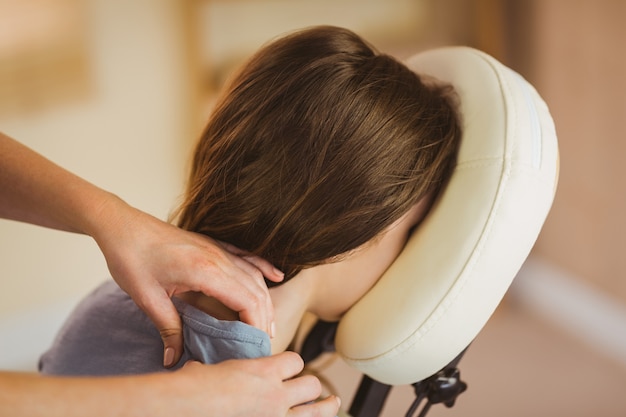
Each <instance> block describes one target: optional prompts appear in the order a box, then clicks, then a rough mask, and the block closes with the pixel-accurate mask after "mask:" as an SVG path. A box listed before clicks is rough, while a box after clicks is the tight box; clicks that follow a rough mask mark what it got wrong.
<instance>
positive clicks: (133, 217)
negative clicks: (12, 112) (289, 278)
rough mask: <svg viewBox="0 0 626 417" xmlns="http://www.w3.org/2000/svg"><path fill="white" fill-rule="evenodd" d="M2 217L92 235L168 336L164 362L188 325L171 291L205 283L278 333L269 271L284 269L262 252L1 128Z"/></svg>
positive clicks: (173, 356) (274, 274)
mask: <svg viewBox="0 0 626 417" xmlns="http://www.w3.org/2000/svg"><path fill="white" fill-rule="evenodd" d="M0 217H3V218H7V219H13V220H17V221H22V222H28V223H32V224H37V225H41V226H45V227H50V228H54V229H59V230H65V231H69V232H76V233H83V234H87V235H90V236H92V237H93V238H94V239H95V241H96V242H97V243H98V245H99V247H100V249H101V250H102V252H103V254H104V256H105V258H106V261H107V264H108V266H109V270H110V271H111V274H112V275H113V278H114V279H115V280H116V281H117V283H118V284H119V285H120V287H122V289H124V290H125V291H126V292H127V293H128V294H129V295H130V296H131V297H132V298H133V300H134V301H135V302H136V303H137V304H138V305H139V306H140V307H141V308H142V309H143V310H144V311H145V312H146V313H147V314H148V315H149V316H150V318H151V319H152V321H153V322H154V323H155V324H156V326H157V327H158V329H159V331H160V333H161V337H162V339H163V343H164V365H166V366H170V365H173V364H175V363H176V362H177V361H178V359H179V358H180V355H181V354H182V330H181V329H182V327H181V322H180V317H179V315H178V313H177V312H176V310H175V308H174V306H173V304H172V302H171V300H170V297H171V296H172V295H174V294H177V293H180V292H184V291H200V292H203V293H205V294H207V295H209V296H213V297H216V298H217V299H219V300H220V301H222V302H223V303H224V304H226V305H227V306H228V307H230V308H231V309H233V310H236V311H238V312H239V313H240V318H241V320H242V321H244V322H247V323H248V324H251V325H253V326H256V327H258V328H260V329H262V330H265V331H266V332H268V333H271V329H272V323H273V314H274V311H273V307H272V305H271V299H270V297H269V293H268V291H267V286H266V285H265V283H264V281H263V276H265V277H267V278H269V279H271V280H274V281H280V280H281V279H282V274H281V273H280V272H279V271H277V270H275V268H273V267H272V266H271V265H270V264H269V263H268V262H266V261H264V260H262V259H260V258H258V257H250V256H248V257H245V256H243V257H242V256H238V254H234V253H231V252H229V250H227V249H226V248H224V247H222V246H220V244H219V243H218V242H215V241H214V240H211V239H209V238H207V237H206V236H201V235H198V234H194V233H191V232H186V231H182V230H180V229H178V228H176V227H174V226H172V225H170V224H168V223H165V222H163V221H161V220H159V219H156V218H154V217H152V216H150V215H149V214H146V213H144V212H142V211H140V210H137V209H135V208H133V207H131V206H130V205H128V204H126V203H125V202H124V201H122V200H121V199H120V198H118V197H116V196H115V195H113V194H111V193H109V192H107V191H105V190H102V189H100V188H98V187H96V186H94V185H93V184H91V183H89V182H87V181H85V180H83V179H82V178H80V177H78V176H76V175H74V174H72V173H70V172H68V171H67V170H65V169H63V168H61V167H59V166H58V165H56V164H54V163H52V162H51V161H49V160H48V159H46V158H44V157H43V156H41V155H39V154H38V153H36V152H34V151H33V150H31V149H30V148H28V147H26V146H24V145H22V144H20V143H19V142H17V141H15V140H13V139H11V138H9V137H8V136H6V135H3V134H1V133H0Z"/></svg>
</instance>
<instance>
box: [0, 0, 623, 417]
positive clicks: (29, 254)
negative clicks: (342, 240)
mask: <svg viewBox="0 0 626 417" xmlns="http://www.w3.org/2000/svg"><path fill="white" fill-rule="evenodd" d="M625 20H626V2H625V1H621V0H519V1H516V0H334V1H333V0H230V1H227V0H221V1H219V0H133V1H125V0H20V1H11V0H0V131H2V132H4V133H5V134H8V135H9V136H12V137H13V138H15V139H17V140H19V141H21V142H23V143H24V144H26V145H28V146H30V147H32V148H33V149H35V150H37V151H38V152H40V153H42V154H43V155H45V156H47V157H48V158H50V159H52V160H53V161H55V162H57V163H59V164H60V165H62V166H64V167H65V168H67V169H69V170H71V171H73V172H75V173H77V174H78V175H80V176H82V177H84V178H86V179H87V180H89V181H91V182H93V183H95V184H97V185H98V186H101V187H103V188H105V189H108V190H110V191H112V192H115V193H116V194H118V195H119V196H121V197H122V198H123V199H125V200H126V201H128V202H129V203H130V204H132V205H135V206H137V207H138V208H141V209H143V210H145V211H147V212H149V213H152V214H154V215H155V216H157V217H160V218H162V219H165V218H167V216H168V214H169V212H170V211H171V210H172V209H173V208H174V207H175V206H176V203H177V202H178V198H179V196H180V194H181V192H182V187H183V183H184V178H185V172H186V167H187V165H186V164H187V158H188V156H189V154H190V150H191V146H192V144H193V142H194V140H195V138H196V137H197V135H198V133H199V131H200V130H201V128H202V125H203V122H204V120H205V119H206V116H207V114H208V112H209V109H210V105H211V102H212V100H213V98H214V97H215V94H216V93H217V92H218V91H219V89H220V86H221V85H222V83H223V82H224V79H225V78H227V77H228V75H229V74H230V73H231V72H232V71H233V69H234V68H235V67H236V66H237V65H239V64H240V63H241V62H242V61H243V60H244V59H245V58H247V57H248V56H249V55H250V54H251V53H252V52H254V51H255V50H256V49H257V48H258V47H259V46H260V45H262V44H264V43H266V42H267V41H269V40H271V39H273V38H274V37H276V36H279V35H281V34H283V33H285V32H288V31H291V30H293V29H297V28H301V27H305V26H310V25H316V24H333V25H339V26H345V27H348V28H350V29H352V30H354V31H356V32H357V33H359V34H361V35H362V36H363V37H365V38H366V39H367V40H369V41H370V42H371V43H373V44H374V45H375V46H376V47H377V48H378V49H379V50H382V51H384V52H388V53H391V54H393V55H396V56H398V57H400V58H405V57H407V56H409V55H411V54H413V53H416V52H419V51H420V50H423V49H426V48H432V47H437V46H444V45H459V44H462V45H469V46H473V47H476V48H479V49H482V50H484V51H486V52H488V53H490V54H491V55H493V56H495V57H496V58H498V59H499V60H501V61H502V62H504V63H505V64H506V65H508V66H510V67H512V68H513V69H515V70H516V71H518V72H520V73H521V74H522V75H523V76H524V77H526V78H527V79H528V80H529V81H530V82H531V83H532V84H534V85H535V87H536V88H537V90H538V91H539V92H540V94H541V95H542V96H543V97H544V99H545V100H546V102H547V103H548V105H549V107H550V109H551V112H552V115H553V117H554V120H555V123H556V128H557V133H558V135H559V142H560V151H561V177H560V183H559V190H558V192H557V195H556V199H555V202H554V206H553V209H552V211H551V214H550V216H549V218H548V220H547V222H546V224H545V227H544V229H543V231H542V233H541V235H540V237H539V240H538V242H537V244H536V246H535V248H534V249H533V251H532V253H531V256H530V258H529V260H528V262H527V263H526V264H525V265H524V267H523V269H522V271H520V274H519V276H518V277H517V278H516V280H515V282H514V285H513V287H512V288H511V290H510V291H509V293H508V294H507V296H506V297H505V299H504V301H503V303H502V304H501V305H500V307H499V308H498V310H497V311H496V313H495V315H494V316H493V318H492V319H491V321H490V322H489V323H488V324H487V326H486V327H485V329H484V330H483V332H482V333H481V334H480V335H479V336H478V338H477V339H476V341H475V342H474V343H473V345H472V347H471V348H470V349H469V351H468V353H467V354H466V356H465V358H464V359H463V361H462V362H461V375H462V377H463V379H465V380H466V381H467V382H468V384H469V390H468V392H467V393H465V394H463V395H462V396H461V397H460V398H459V399H458V401H457V404H456V406H455V407H453V408H451V409H446V408H445V407H443V406H437V407H434V408H433V409H432V410H431V414H429V415H434V416H450V417H452V416H461V415H462V416H529V415H533V416H553V417H554V416H568V417H573V416H591V415H593V416H623V415H626V396H624V394H623V393H624V392H625V390H626V280H625V279H624V275H625V272H624V271H626V217H625V216H624V213H626V186H625V185H624V180H625V179H626V164H624V163H623V162H622V160H623V157H624V155H626V139H625V138H624V136H625V133H626V127H625V125H624V120H625V119H626V94H625V93H626V76H625V74H626V55H624V47H623V45H624V41H626V26H624V25H623V22H624V21H625ZM107 278H108V270H107V268H106V264H105V262H104V259H103V258H102V255H101V254H100V252H99V250H98V248H97V246H96V245H95V243H94V242H93V241H92V240H91V239H90V238H88V237H84V236H79V235H73V234H69V233H63V232H56V231H50V230H45V229H43V228H39V227H35V226H29V225H24V224H18V223H15V222H10V221H5V220H0V282H2V287H3V290H2V291H1V292H0V335H1V336H0V368H2V369H17V370H34V369H36V363H37V358H38V356H39V355H40V354H41V352H42V351H43V350H45V348H46V347H47V345H48V344H49V343H50V341H51V339H52V337H53V336H54V334H55V332H56V330H57V329H58V327H59V325H60V323H61V322H62V320H63V318H64V317H65V316H66V315H67V314H68V312H69V311H70V310H71V308H72V307H73V305H74V304H75V303H76V301H77V300H78V299H80V297H82V296H84V295H85V294H86V293H87V292H89V291H90V290H91V289H92V288H94V287H95V286H96V285H97V284H98V283H100V282H101V281H103V280H105V279H107ZM325 373H326V374H327V376H328V379H329V381H331V382H332V384H333V388H332V389H334V390H336V391H338V392H339V393H340V395H341V396H342V397H343V400H344V404H348V403H349V400H350V398H351V396H352V393H353V391H354V388H355V386H356V383H357V376H356V375H355V374H354V373H353V372H352V371H351V370H350V369H348V368H347V367H346V366H345V365H343V364H341V363H339V362H335V363H333V364H332V365H331V366H330V368H328V369H327V370H326V371H325ZM411 401H412V393H411V391H410V389H408V388H406V387H398V388H394V390H393V391H392V395H391V398H390V399H389V401H388V403H387V406H386V408H385V411H384V414H383V415H384V416H395V415H404V412H405V410H406V409H407V408H408V406H409V404H410V402H411Z"/></svg>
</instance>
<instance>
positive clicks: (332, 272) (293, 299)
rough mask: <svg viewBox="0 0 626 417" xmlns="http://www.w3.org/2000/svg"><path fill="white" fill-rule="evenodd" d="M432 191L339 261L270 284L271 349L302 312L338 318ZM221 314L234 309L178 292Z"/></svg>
mask: <svg viewBox="0 0 626 417" xmlns="http://www.w3.org/2000/svg"><path fill="white" fill-rule="evenodd" d="M431 201H432V197H431V196H428V197H425V198H424V199H422V200H421V201H420V202H418V203H417V204H415V205H414V206H413V207H412V208H411V209H410V210H409V211H408V212H407V213H405V215H404V216H402V217H401V218H400V219H398V220H397V221H396V222H395V223H393V224H392V225H391V226H390V227H388V228H387V229H386V230H385V231H383V233H382V234H381V235H380V236H378V237H376V238H375V239H373V240H371V241H370V242H368V243H366V244H365V245H363V246H361V247H359V248H357V249H356V250H354V251H353V252H352V253H350V254H348V255H347V256H345V257H341V258H340V260H339V261H336V262H329V263H325V264H322V265H318V266H315V267H312V268H308V269H304V270H303V271H301V272H300V273H299V274H298V275H296V276H295V277H294V278H292V279H291V280H290V281H289V282H287V283H285V284H283V285H281V286H278V287H274V288H271V289H270V296H271V298H272V301H273V304H274V307H275V311H276V313H275V317H276V323H277V329H278V331H277V332H276V334H275V337H274V338H273V339H272V340H271V343H272V352H273V353H278V352H283V351H284V350H285V349H286V348H287V347H288V345H289V344H290V343H291V341H292V340H293V337H294V335H295V333H296V331H297V329H298V326H299V324H300V322H301V319H302V317H303V316H304V315H305V313H306V312H309V313H312V314H314V315H315V316H317V317H319V318H321V319H323V320H326V321H337V320H339V319H340V318H341V316H342V315H343V314H344V313H345V312H346V311H347V310H348V309H349V308H350V307H351V306H352V305H354V303H356V302H357V301H358V300H359V299H360V298H361V297H362V296H363V295H365V293H367V291H369V289H370V288H371V287H372V286H373V285H374V284H375V283H376V282H377V281H378V279H379V278H380V276H381V275H382V274H383V273H384V272H385V270H387V268H388V267H389V266H390V265H391V263H392V262H393V261H394V260H395V259H396V257H397V256H398V254H399V253H400V251H402V248H403V247H404V245H405V243H406V241H407V239H408V237H409V235H410V233H411V230H412V228H413V227H414V226H415V225H417V224H418V223H419V222H420V220H421V219H423V217H424V216H425V215H426V212H427V211H428V208H429V207H430V203H431ZM178 297H179V298H181V299H183V300H184V301H185V302H187V303H189V304H191V305H193V306H195V307H196V308H198V309H200V310H202V311H205V312H206V313H208V314H211V315H212V316H214V317H216V318H219V319H222V320H237V319H238V315H237V312H236V311H233V310H231V309H229V308H228V307H226V306H225V305H224V304H222V303H221V302H219V301H218V300H216V299H214V298H211V297H207V296H206V295H204V294H199V293H186V294H182V295H180V296H178Z"/></svg>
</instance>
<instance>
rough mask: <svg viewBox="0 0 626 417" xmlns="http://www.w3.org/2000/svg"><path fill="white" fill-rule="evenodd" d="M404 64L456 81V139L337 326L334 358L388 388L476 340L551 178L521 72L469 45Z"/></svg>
mask: <svg viewBox="0 0 626 417" xmlns="http://www.w3.org/2000/svg"><path fill="white" fill-rule="evenodd" d="M407 65H408V66H409V68H411V69H412V70H414V71H415V72H417V73H419V74H427V75H430V76H432V77H435V78H437V79H439V80H442V81H444V82H447V83H450V84H452V85H453V86H454V88H455V89H456V91H457V94H458V95H459V99H460V113H461V118H462V122H463V137H462V140H461V147H460V150H459V155H458V162H457V166H456V168H455V171H454V173H453V175H452V177H451V179H450V182H449V183H448V185H447V187H446V189H445V190H444V191H443V192H442V194H441V196H440V198H439V199H438V201H437V202H436V203H435V206H434V207H433V209H432V210H431V212H430V214H429V215H428V217H427V218H426V219H425V220H424V222H423V223H422V224H421V226H420V227H419V228H418V230H417V231H416V232H415V233H414V234H413V235H412V236H411V238H410V239H409V241H408V242H407V245H406V246H405V248H404V250H403V251H402V253H401V254H400V256H399V257H398V258H397V259H396V261H395V262H394V263H393V265H391V267H390V268H389V269H388V270H387V272H386V273H385V274H384V275H383V277H381V279H380V280H379V281H378V283H377V284H376V285H375V286H374V287H373V288H372V289H371V290H370V291H369V292H368V293H367V294H366V295H365V296H364V297H363V298H362V299H361V300H359V302H358V303H357V304H355V305H354V306H353V307H352V308H351V309H350V310H349V311H348V312H347V313H346V315H345V316H344V317H343V318H342V319H341V321H340V323H339V327H338V329H337V335H336V339H335V344H336V348H337V351H338V353H339V355H340V356H341V357H342V358H343V359H344V360H345V361H346V362H347V363H348V364H349V365H351V366H353V367H355V368H357V369H359V370H360V371H361V372H363V373H365V374H366V375H368V376H370V377H372V378H373V379H375V380H378V381H380V382H383V383H386V384H390V385H399V384H409V383H414V382H417V381H421V380H423V379H425V378H427V377H429V376H431V375H433V374H434V373H436V372H437V371H439V370H440V369H441V368H443V367H444V366H445V365H447V364H448V363H449V362H450V361H451V360H453V359H454V358H455V357H456V356H457V355H458V354H459V353H460V352H461V351H462V350H463V349H465V348H466V347H467V346H468V345H469V344H470V343H471V341H472V340H473V339H474V338H475V337H476V335H477V334H478V332H479V331H480V330H481V329H482V328H483V326H484V325H485V323H486V322H487V320H488V319H489V317H490V316H491V314H492V313H493V312H494V310H495V309H496V307H497V306H498V304H499V303H500V301H501V299H502V298H503V296H504V294H505V292H506V291H507V289H508V287H509V285H510V284H511V282H512V280H513V278H514V277H515V275H516V274H517V272H518V271H519V269H520V268H521V266H522V263H523V262H524V260H525V259H526V257H527V256H528V254H529V252H530V250H531V248H532V246H533V245H534V243H535V241H536V239H537V236H538V234H539V231H540V230H541V228H542V226H543V223H544V221H545V218H546V216H547V214H548V211H549V210H550V207H551V205H552V200H553V197H554V192H555V188H556V183H557V178H558V148H557V139H556V133H555V129H554V124H553V121H552V118H551V116H550V113H549V111H548V108H547V106H546V104H545V103H544V102H543V100H542V99H541V98H540V97H539V95H538V94H537V92H536V91H535V89H534V88H533V87H532V86H531V85H530V84H529V83H528V82H527V81H526V80H524V79H523V78H522V77H521V76H520V75H519V74H517V73H515V72H513V71H512V70H511V69H509V68H507V67H505V66H504V65H502V64H501V63H500V62H498V61H497V60H495V59H494V58H492V57H490V56H489V55H487V54H485V53H483V52H480V51H477V50H474V49H471V48H467V47H448V48H441V49H435V50H431V51H426V52H423V53H420V54H418V55H415V56H414V57H412V58H411V59H409V60H408V62H407Z"/></svg>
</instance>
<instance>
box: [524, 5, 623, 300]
mask: <svg viewBox="0 0 626 417" xmlns="http://www.w3.org/2000/svg"><path fill="white" fill-rule="evenodd" d="M534 8H535V9H534V22H535V23H534V25H533V26H534V28H535V31H534V36H533V39H532V46H533V48H532V54H531V55H530V56H531V57H532V67H531V77H532V78H533V81H534V83H535V84H536V86H537V88H538V89H539V91H541V93H542V94H543V96H544V98H545V99H546V101H547V102H548V104H549V106H550V108H551V111H552V114H553V116H554V119H555V122H556V127H557V133H558V134H559V140H560V150H561V179H560V184H559V190H558V193H557V197H556V200H555V203H554V207H553V210H552V212H551V214H550V217H549V219H548V221H547V223H546V225H545V228H544V230H543V233H542V234H541V236H540V239H539V241H538V242H537V245H536V248H535V253H536V254H538V255H539V256H541V257H544V258H546V259H548V260H549V261H551V262H553V263H555V264H557V265H559V266H561V267H562V268H564V269H566V270H567V271H569V272H570V273H572V274H574V275H576V276H579V277H581V278H582V279H585V280H587V281H589V282H590V283H592V284H593V285H594V286H595V287H597V288H599V289H601V290H602V291H604V292H606V293H609V294H611V295H613V296H616V297H618V298H619V299H621V300H622V301H623V302H624V303H626V279H625V277H626V216H625V213H626V182H625V181H626V163H625V162H624V157H625V155H626V125H625V124H624V122H625V121H626V54H625V51H626V49H624V42H625V41H626V26H625V25H624V22H625V21H626V2H624V1H621V0H600V1H593V0H575V1H569V0H548V1H545V0H537V1H535V2H534Z"/></svg>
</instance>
